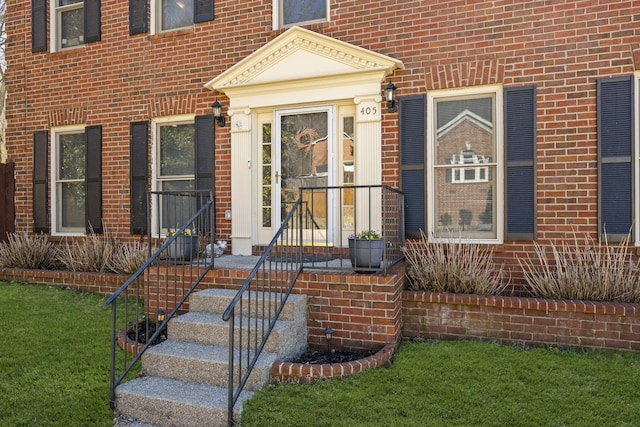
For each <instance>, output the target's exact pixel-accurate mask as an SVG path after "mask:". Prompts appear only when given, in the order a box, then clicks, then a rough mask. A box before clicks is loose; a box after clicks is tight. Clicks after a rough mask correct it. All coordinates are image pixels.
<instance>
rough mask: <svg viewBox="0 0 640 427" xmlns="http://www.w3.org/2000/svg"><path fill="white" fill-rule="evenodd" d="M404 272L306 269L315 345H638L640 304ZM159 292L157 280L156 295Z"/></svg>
mask: <svg viewBox="0 0 640 427" xmlns="http://www.w3.org/2000/svg"><path fill="white" fill-rule="evenodd" d="M247 274H248V271H243V270H215V271H211V272H210V273H209V274H208V275H207V277H206V279H205V283H203V284H202V285H201V288H206V287H213V286H217V287H224V288H227V289H237V288H239V287H240V285H241V284H242V282H243V281H244V277H246V275H247ZM403 278H404V268H402V267H395V268H394V269H393V270H392V271H391V272H390V274H389V275H387V276H377V275H365V274H355V275H354V274H350V275H349V274H331V273H322V274H320V273H309V272H307V273H304V274H303V275H302V276H301V278H300V279H299V281H298V283H297V284H296V287H295V288H294V292H297V293H304V294H306V295H307V296H308V297H309V299H308V336H309V338H308V342H309V345H310V346H311V347H315V348H324V346H325V345H326V341H325V339H324V334H323V330H324V328H325V327H326V326H330V327H331V328H332V329H334V330H335V331H336V332H335V334H334V340H333V343H332V345H333V347H334V348H343V347H344V348H348V349H361V350H364V349H369V350H371V349H381V348H383V347H385V346H386V345H391V346H395V345H396V344H397V343H398V342H399V340H400V338H401V337H402V338H416V337H421V338H427V339H441V340H452V339H479V340H487V341H498V342H501V343H504V344H509V345H518V346H522V345H525V346H530V345H531V346H538V345H544V346H552V347H567V348H594V349H612V350H631V351H640V305H639V304H621V303H605V302H583V301H554V300H543V299H535V298H516V297H482V296H478V295H458V294H445V293H428V292H411V291H404V286H403V280H404V279H403ZM0 280H6V281H11V280H13V281H17V282H21V283H39V284H46V285H50V286H61V287H68V288H71V289H77V290H81V291H89V292H96V293H102V294H106V295H110V294H112V293H113V292H115V290H117V289H118V288H119V286H120V285H121V284H122V283H124V281H125V280H126V277H123V276H118V275H114V274H98V273H71V272H63V271H45V270H17V269H16V270H14V269H0ZM199 289H200V288H199ZM142 291H144V290H142ZM154 292H155V290H154V289H153V288H152V289H151V290H150V294H151V300H152V301H154V300H155V298H156V295H155V293H154ZM173 296H174V295H171V298H170V300H173ZM177 296H178V297H182V295H180V294H178V295H177ZM161 300H162V301H164V299H162V298H161ZM154 308H155V307H153V308H151V309H150V312H152V313H153V312H154ZM301 375H302V374H301Z"/></svg>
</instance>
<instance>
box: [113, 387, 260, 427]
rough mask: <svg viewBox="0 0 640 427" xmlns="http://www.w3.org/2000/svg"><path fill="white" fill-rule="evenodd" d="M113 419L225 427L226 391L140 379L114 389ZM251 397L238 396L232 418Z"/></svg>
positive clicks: (247, 394)
mask: <svg viewBox="0 0 640 427" xmlns="http://www.w3.org/2000/svg"><path fill="white" fill-rule="evenodd" d="M116 396H117V399H118V404H117V406H116V417H123V416H124V417H127V418H130V419H134V420H135V421H136V422H140V423H143V425H144V423H147V424H157V425H160V426H202V425H207V426H225V425H226V411H227V388H226V387H218V386H212V385H207V384H202V383H196V382H188V381H181V380H174V379H168V378H160V377H143V378H137V379H134V380H132V381H129V382H126V383H123V384H120V385H119V386H118V387H117V388H116ZM251 396H253V392H251V391H243V392H242V393H240V396H239V398H238V401H237V403H236V406H235V409H234V418H236V420H238V419H239V418H240V416H241V414H242V406H243V403H244V402H245V401H246V400H248V399H250V398H251Z"/></svg>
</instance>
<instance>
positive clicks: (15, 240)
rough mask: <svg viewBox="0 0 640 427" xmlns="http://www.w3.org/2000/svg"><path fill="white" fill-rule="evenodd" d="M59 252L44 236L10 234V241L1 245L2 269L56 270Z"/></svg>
mask: <svg viewBox="0 0 640 427" xmlns="http://www.w3.org/2000/svg"><path fill="white" fill-rule="evenodd" d="M56 260H57V251H56V248H55V246H54V245H53V244H52V243H51V242H49V240H48V239H47V236H45V235H43V234H39V235H35V236H29V235H27V234H17V233H10V234H9V235H8V241H7V242H2V243H0V267H3V268H27V269H44V270H47V269H54V268H55V267H56Z"/></svg>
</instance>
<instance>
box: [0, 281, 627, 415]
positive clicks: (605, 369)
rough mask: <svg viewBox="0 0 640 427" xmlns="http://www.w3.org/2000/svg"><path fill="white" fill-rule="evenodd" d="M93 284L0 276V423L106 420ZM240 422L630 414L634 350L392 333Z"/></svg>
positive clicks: (281, 389) (255, 403)
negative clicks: (387, 360)
mask: <svg viewBox="0 0 640 427" xmlns="http://www.w3.org/2000/svg"><path fill="white" fill-rule="evenodd" d="M105 299H106V298H105V297H104V296H99V295H92V294H86V293H78V292H73V291H68V290H60V289H57V288H48V287H43V286H35V285H18V284H7V283H3V282H0V325H1V326H2V329H0V334H1V340H0V396H1V397H0V426H2V427H4V426H29V427H31V426H83V427H84V426H111V425H112V424H113V414H112V412H111V410H110V409H109V351H110V350H109V340H110V333H111V332H110V327H111V326H110V322H111V320H110V319H111V312H110V310H108V309H105V308H103V303H104V301H105ZM242 421H243V423H242V425H243V426H244V427H251V426H598V427H599V426H640V355H638V354H630V353H613V352H608V353H600V352H577V351H559V350H544V349H532V350H522V349H517V348H513V347H505V346H499V345H495V344H488V343H476V342H467V341H460V342H441V343H432V342H422V343H407V344H403V345H402V346H401V347H400V349H399V350H398V352H397V353H396V356H395V357H394V360H393V363H392V365H391V367H390V368H382V369H375V370H371V371H367V372H365V373H363V374H360V375H356V376H354V377H350V378H345V379H334V380H331V381H325V382H319V383H317V384H315V385H313V386H305V385H284V386H277V387H267V388H265V389H263V390H262V391H260V392H259V393H258V394H257V395H256V396H255V397H254V398H253V399H252V400H250V401H249V402H248V403H247V404H246V406H245V411H244V413H243V417H242Z"/></svg>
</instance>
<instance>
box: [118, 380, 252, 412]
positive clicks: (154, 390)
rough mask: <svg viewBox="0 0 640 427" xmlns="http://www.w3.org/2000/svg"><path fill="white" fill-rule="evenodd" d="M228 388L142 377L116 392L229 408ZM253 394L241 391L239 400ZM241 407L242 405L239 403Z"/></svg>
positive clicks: (194, 404)
mask: <svg viewBox="0 0 640 427" xmlns="http://www.w3.org/2000/svg"><path fill="white" fill-rule="evenodd" d="M227 392H228V390H227V388H226V387H219V386H213V385H208V384H203V383H196V382H190V381H181V380H174V379H171V378H161V377H142V378H136V379H134V380H131V381H128V382H126V383H122V384H120V385H119V386H118V388H117V389H116V394H118V395H122V394H137V395H141V396H146V397H148V398H152V399H158V400H166V401H173V402H178V403H184V404H189V405H193V406H200V407H205V408H217V409H223V410H225V411H226V410H227ZM252 396H253V392H251V391H243V392H242V393H240V398H239V399H238V402H244V401H246V400H248V399H250V398H251V397H252ZM238 406H239V407H241V406H242V405H238Z"/></svg>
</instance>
